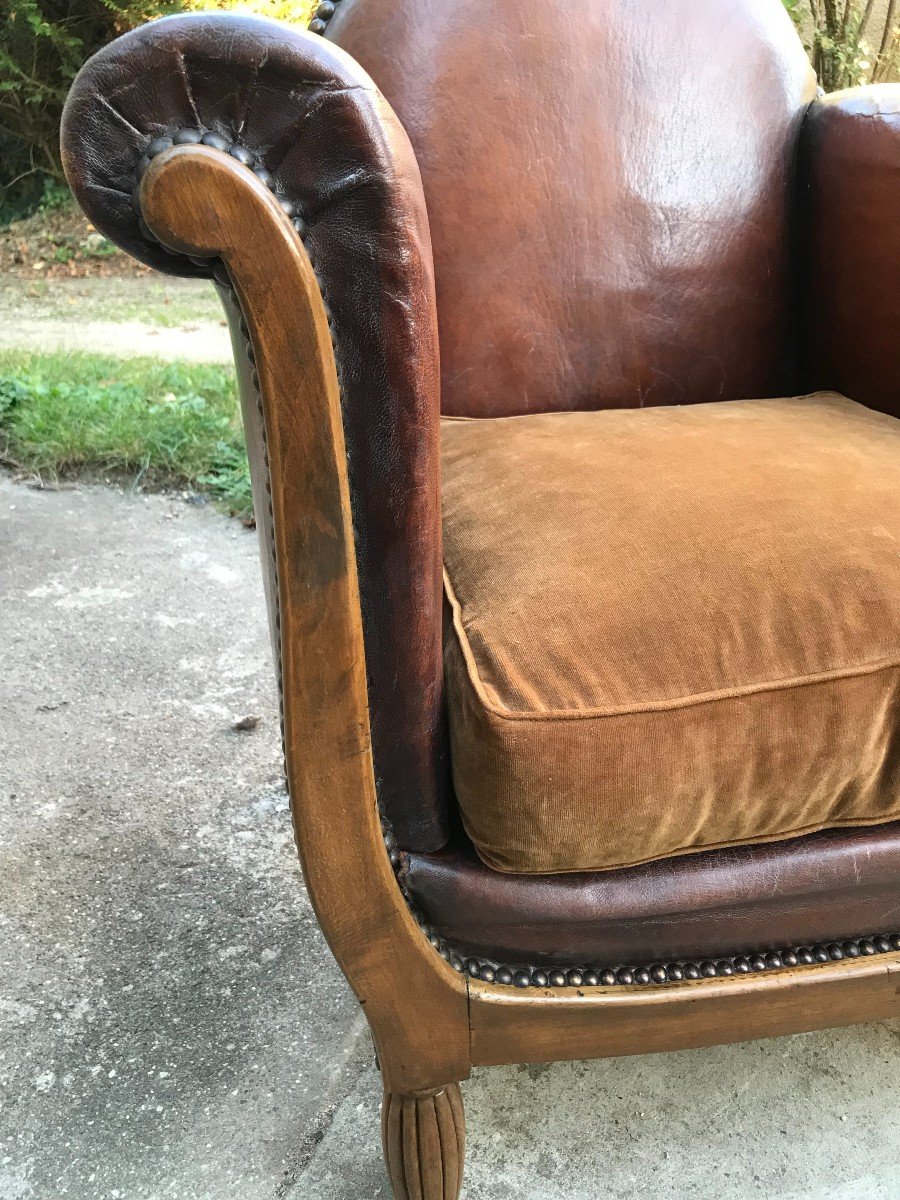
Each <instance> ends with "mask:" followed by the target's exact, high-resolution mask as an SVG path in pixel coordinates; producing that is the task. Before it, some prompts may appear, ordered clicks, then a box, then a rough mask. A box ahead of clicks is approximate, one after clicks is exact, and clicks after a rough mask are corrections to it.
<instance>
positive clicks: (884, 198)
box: [798, 84, 900, 416]
mask: <svg viewBox="0 0 900 1200" xmlns="http://www.w3.org/2000/svg"><path fill="white" fill-rule="evenodd" d="M801 148H802V164H803V174H802V180H803V191H802V219H801V220H800V221H799V222H798V229H800V230H802V232H803V236H804V237H805V244H804V250H805V261H804V273H803V277H802V296H803V307H804V315H805V334H806V345H805V348H806V364H805V370H806V382H807V386H811V387H819V386H826V383H825V381H827V386H828V387H833V388H837V389H839V390H842V391H846V392H848V394H849V395H851V396H853V397H854V398H855V399H857V400H859V401H861V402H862V403H863V404H868V405H870V406H871V407H872V408H879V409H881V410H882V411H883V412H888V413H893V414H894V416H900V286H898V279H900V219H898V215H897V214H898V204H900V84H877V85H873V86H871V87H863V88H853V89H851V90H849V91H845V92H835V93H834V94H832V95H831V96H825V97H823V98H822V99H821V100H817V101H816V102H815V104H813V105H812V107H811V108H810V110H809V112H808V114H807V117H806V120H805V122H804V125H803V132H802V140H801Z"/></svg>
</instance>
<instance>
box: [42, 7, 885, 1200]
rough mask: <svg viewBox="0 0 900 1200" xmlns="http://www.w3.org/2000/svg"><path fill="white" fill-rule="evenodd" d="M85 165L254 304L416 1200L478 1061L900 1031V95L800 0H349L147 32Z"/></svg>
mask: <svg viewBox="0 0 900 1200" xmlns="http://www.w3.org/2000/svg"><path fill="white" fill-rule="evenodd" d="M373 80H374V82H373ZM63 147H64V155H65V164H66V171H67V173H68V176H69V179H70V182H71V184H72V187H73V189H74V191H75V194H76V196H77V197H78V199H79V201H80V203H81V204H82V206H83V208H84V209H85V211H86V212H87V214H88V215H89V216H90V217H91V219H92V220H93V221H94V222H95V223H96V225H97V226H98V228H100V229H101V230H103V231H104V232H105V233H106V234H107V235H108V236H109V237H111V238H112V239H113V240H114V241H116V242H117V243H118V244H119V245H120V246H122V247H124V248H125V249H126V250H127V251H129V252H130V253H132V254H133V255H134V256H135V257H136V258H138V259H140V260H141V261H143V262H145V263H148V264H150V265H151V266H153V267H156V268H159V269H160V270H163V271H167V272H169V273H171V274H175V275H182V276H192V277H200V278H211V279H213V280H215V282H216V284H217V286H218V287H219V289H220V292H221V294H222V298H223V301H224V304H225V308H226V311H227V313H228V316H229V319H230V323H231V328H232V333H233V340H234V348H235V358H236V362H237V366H238V372H239V376H240V385H241V395H242V404H243V411H244V419H245V424H246V429H247V440H248V445H249V451H250V457H251V466H252V477H253V488H254V497H255V503H256V510H257V517H258V525H259V530H260V538H261V547H262V560H263V566H264V575H265V580H266V591H267V597H268V602H269V607H270V613H271V625H272V634H273V639H274V645H275V651H276V662H277V664H278V672H279V679H280V684H281V695H282V704H283V726H284V750H285V759H286V765H287V774H288V782H289V788H290V794H291V800H292V807H293V814H294V821H295V827H296V835H297V844H298V847H299V852H300V856H301V859H302V862H303V867H304V872H305V878H306V881H307V884H308V887H309V891H310V894H311V896H312V899H313V903H314V905H315V908H316V911H317V914H318V917H319V920H320V922H321V925H322V928H323V930H324V932H325V934H326V936H327V938H328V939H329V942H330V945H331V947H332V948H333V951H334V953H335V956H336V958H337V960H338V962H339V963H340V965H341V967H342V969H343V970H344V972H345V973H346V975H347V978H348V979H349V981H350V983H351V985H352V986H353V988H354V990H355V991H356V993H357V995H358V997H359V999H360V1001H361V1003H362V1004H363V1005H364V1007H365V1013H366V1016H367V1018H368V1020H369V1022H370V1024H371V1027H372V1032H373V1035H374V1039H375V1043H376V1047H377V1051H378V1056H379V1061H380V1066H381V1071H382V1074H383V1078H384V1087H385V1101H384V1109H383V1139H384V1149H385V1154H386V1159H387V1168H388V1171H389V1174H390V1177H391V1180H392V1184H393V1187H394V1191H395V1193H396V1195H397V1196H398V1197H400V1198H401V1200H405V1198H407V1197H409V1198H411V1200H412V1198H417V1200H437V1198H438V1197H442V1198H444V1200H447V1198H449V1197H455V1196H456V1195H457V1194H458V1191H459V1188H460V1183H461V1176H462V1161H463V1145H464V1122H463V1111H462V1102H461V1094H460V1090H459V1083H460V1081H461V1080H464V1079H465V1078H466V1077H467V1076H468V1074H469V1072H470V1068H471V1066H472V1064H491V1063H506V1062H523V1061H550V1060H555V1059H562V1058H586V1057H599V1056H604V1055H615V1054H627V1053H644V1052H649V1051H657V1050H666V1049H671V1048H676V1047H686V1046H699V1045H706V1044H713V1043H716V1042H721V1041H729V1040H743V1039H747V1038H755V1037H765V1036H769V1035H773V1034H780V1033H789V1032H794V1031H800V1030H807V1029H811V1028H815V1027H820V1026H830V1025H841V1024H848V1023H852V1022H858V1021H863V1020H868V1019H874V1018H882V1017H886V1016H889V1015H892V1014H896V1013H897V1012H898V1011H900V1001H898V997H900V986H898V985H900V936H898V912H900V717H898V694H900V686H898V651H900V615H898V603H897V599H898V594H900V588H898V583H900V575H898V556H897V542H898V539H900V455H898V453H897V452H898V448H900V421H898V418H900V337H898V329H900V288H898V282H897V281H898V273H900V222H898V221H897V210H896V199H897V195H898V188H900V88H898V87H895V86H887V85H884V86H879V87H870V88H864V89H859V90H855V91H850V92H846V93H842V94H838V95H834V96H830V97H827V98H826V97H823V96H821V95H817V89H816V84H815V80H814V78H813V77H812V74H811V71H810V68H809V66H808V64H807V61H806V58H805V55H804V53H803V50H802V47H801V45H800V43H799V40H798V38H797V36H796V34H795V32H794V30H793V28H792V26H791V23H790V21H789V19H788V17H787V15H786V14H785V12H784V10H783V7H782V5H781V3H780V0H729V3H728V4H723V3H722V0H656V3H654V4H648V3H646V2H645V0H618V2H616V3H613V2H612V0H578V2H577V3H574V4H566V5H562V6H560V5H558V4H552V3H550V0H489V2H488V3H485V0H477V2H476V0H334V2H332V0H323V3H322V4H321V5H320V7H319V9H318V14H317V16H316V18H315V19H314V20H313V22H312V25H311V27H310V32H298V31H295V30H291V29H288V28H285V27H282V26H279V25H276V24H273V23H270V22H266V21H260V20H255V19H250V18H246V17H237V16H233V15H225V14H213V15H206V14H204V15H194V16H185V17H173V18H169V19H165V20H161V21H158V22H155V23H153V24H150V25H147V26H145V27H143V28H141V29H138V30H137V31H135V32H133V33H130V34H127V35H126V36H124V37H122V38H120V39H119V40H118V41H116V42H114V43H113V44H112V45H110V46H108V47H107V48H105V49H104V50H103V51H101V52H100V53H99V54H97V55H96V56H95V57H94V58H93V59H91V61H90V62H89V63H88V64H87V65H86V66H85V68H84V69H83V71H82V73H81V74H80V75H79V77H78V79H77V80H76V82H75V84H74V86H73V88H72V92H71V95H70V97H69V101H68V105H67V108H66V113H65V119H64V127H63Z"/></svg>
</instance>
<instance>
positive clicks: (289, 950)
mask: <svg viewBox="0 0 900 1200" xmlns="http://www.w3.org/2000/svg"><path fill="white" fill-rule="evenodd" d="M0 614H2V624H0V747H2V750H0V1030H2V1032H0V1200H57V1198H63V1197H65V1198H67V1200H113V1198H115V1200H157V1198H159V1200H163V1198H168V1197H177V1198H179V1200H269V1198H276V1197H282V1198H287V1200H369V1198H370V1197H383V1198H384V1200H388V1196H389V1191H388V1186H387V1182H386V1179H385V1176H384V1173H383V1170H382V1166H381V1161H380V1154H379V1149H378V1135H377V1104H378V1081H377V1075H376V1072H375V1070H374V1067H373V1065H372V1053H371V1046H370V1043H369V1040H368V1036H367V1033H366V1031H365V1028H364V1025H363V1023H362V1022H361V1020H360V1017H359V1015H358V1012H357V1009H356V1006H355V1003H354V1001H353V1000H352V997H351V996H350V994H349V992H348V989H347V987H346V985H345V984H344V982H343V979H342V977H341V976H340V973H339V972H338V970H337V968H336V967H335V965H334V963H333V962H332V960H331V958H330V956H329V954H328V951H327V949H326V947H325V945H324V942H323V940H322V937H321V935H320V934H319V932H318V929H317V927H316V924H315V920H314V918H313V915H312V912H311V910H310V905H309V902H308V900H307V898H306V895H305V893H304V890H303V885H302V881H301V878H300V873H299V870H298V867H297V865H296V861H295V857H294V852H293V847H292V844H291V835H290V828H289V821H288V813H287V807H286V800H285V795H284V791H283V789H282V785H281V766H280V759H279V745H278V723H277V713H276V706H275V696H274V689H273V686H272V669H271V660H270V651H269V645H268V638H267V631H266V627H265V617H264V612H263V602H262V591H261V585H260V580H259V570H258V564H257V558H256V545H255V537H254V535H253V534H251V533H248V532H247V531H245V530H244V529H242V528H241V527H240V526H238V525H237V524H236V523H234V522H229V521H228V520H227V519H225V518H224V517H221V516H219V515H217V514H216V513H215V512H214V511H213V510H211V509H210V508H208V507H195V506H192V505H190V504H188V503H186V502H185V501H184V500H183V499H181V498H175V497H162V496H150V497H142V496H136V495H130V494H126V493H121V492H116V491H112V490H103V489H96V488H75V489H66V490H61V491H35V490H32V489H30V488H29V487H27V486H26V485H23V484H13V483H12V482H10V481H9V480H8V479H6V478H3V477H2V476H0ZM246 716H255V717H259V718H260V721H259V724H258V725H257V727H256V728H255V729H253V730H252V731H250V732H239V731H236V730H235V729H234V728H233V726H234V724H235V723H236V722H237V721H239V720H240V719H241V718H243V717H246ZM898 1067H900V1027H898V1025H897V1023H893V1024H892V1023H883V1024H873V1025H869V1026H860V1027H857V1028H852V1029H845V1030H840V1031H837V1032H827V1033H816V1034H809V1035H806V1036H803V1037H794V1038H786V1039H781V1040H777V1041H770V1042H763V1043H756V1044H747V1045H738V1046H730V1047H722V1048H718V1049H713V1050H703V1051H695V1052H690V1053H680V1054H672V1055H667V1056H653V1057H651V1056H647V1057H634V1058H624V1059H618V1060H613V1061H608V1062H601V1063H575V1064H567V1065H559V1066H552V1067H509V1068H505V1069H502V1070H492V1071H479V1072H477V1073H476V1074H475V1076H474V1077H473V1079H472V1080H471V1081H470V1082H469V1083H467V1084H466V1085H465V1088H464V1091H465V1101H466V1108H467V1113H468V1124H469V1151H468V1158H467V1173H466V1185H465V1188H464V1196H466V1197H467V1198H468V1200H487V1198H489V1197H490V1198H491V1200H512V1198H513V1197H516V1200H538V1198H540V1200H564V1198H565V1200H606V1198H610V1200H611V1198H619V1197H622V1198H625V1197H628V1198H629V1200H630V1198H633V1197H651V1196H652V1197H654V1198H656V1197H659V1196H660V1195H689V1196H694V1197H698V1198H702V1200H706V1198H710V1200H712V1198H715V1200H742V1198H744V1197H753V1198H759V1200H776V1198H777V1200H791V1198H796V1200H801V1198H803V1200H808V1198H814V1197H816V1198H819V1197H832V1198H837V1200H876V1198H877V1200H897V1197H898V1196H900V1136H898V1129H900V1088H898V1086H897V1078H898Z"/></svg>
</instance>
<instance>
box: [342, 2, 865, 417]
mask: <svg viewBox="0 0 900 1200" xmlns="http://www.w3.org/2000/svg"><path fill="white" fill-rule="evenodd" d="M326 36H327V37H329V38H332V39H334V40H335V41H336V42H337V43H338V44H339V45H341V46H343V47H344V48H345V49H346V50H348V51H349V52H350V53H351V54H352V55H353V56H354V57H355V58H356V59H357V60H358V61H359V62H360V63H361V64H362V66H363V67H364V68H365V69H366V70H367V71H368V72H369V74H370V75H371V76H372V77H373V79H374V80H375V81H376V83H377V84H378V86H379V88H380V89H381V90H382V92H383V93H384V94H385V96H386V97H387V99H388V101H389V102H390V104H391V105H392V106H393V108H394V110H395V111H396V112H397V114H398V116H399V117H400V120H401V121H402V122H403V124H404V126H405V128H406V130H407V132H408V133H409V136H410V139H411V141H412V144H413V147H414V149H415V151H416V155H417V157H418V160H419V166H420V168H421V172H422V181H423V185H424V188H425V197H426V201H427V204H428V213H429V220H430V223H431V233H432V242H433V247H434V262H435V279H436V284H437V297H438V320H439V326H440V339H441V371H442V408H443V411H444V412H445V413H449V414H462V415H469V416H499V415H506V414H512V413H523V412H536V411H546V410H550V409H576V408H584V409H592V408H602V407H627V406H637V405H651V404H681V403H686V402H693V401H706V400H734V399H740V398H746V397H751V396H756V397H758V396H773V395H790V394H794V393H796V392H797V391H798V390H799V389H798V388H797V386H796V385H797V380H796V378H795V374H796V372H795V366H796V362H795V350H796V339H795V336H794V333H795V329H794V321H793V311H792V279H791V246H790V238H789V235H790V227H789V226H790V221H789V218H790V202H791V199H792V194H793V189H794V186H795V179H794V163H795V150H796V141H797V138H796V134H797V129H798V124H799V121H800V120H801V118H802V115H803V113H804V111H805V108H806V106H807V104H808V103H809V101H810V100H811V99H812V98H813V96H814V94H815V82H814V79H813V75H812V71H811V69H810V67H809V64H808V62H807V59H806V56H805V54H804V52H803V48H802V46H801V44H800V41H799V39H798V37H797V35H796V33H795V31H794V29H793V28H792V25H791V22H790V18H789V17H788V15H787V13H786V12H785V11H784V7H783V5H782V3H781V0H727V2H724V0H652V2H651V0H567V2H566V3H562V4H561V3H558V2H554V0H489V2H485V0H341V3H340V4H339V5H338V6H337V9H336V11H335V15H334V16H333V17H332V19H331V21H330V22H329V25H328V30H327V34H326ZM847 390H848V391H849V394H850V395H854V392H853V389H852V388H849V387H848V389H847Z"/></svg>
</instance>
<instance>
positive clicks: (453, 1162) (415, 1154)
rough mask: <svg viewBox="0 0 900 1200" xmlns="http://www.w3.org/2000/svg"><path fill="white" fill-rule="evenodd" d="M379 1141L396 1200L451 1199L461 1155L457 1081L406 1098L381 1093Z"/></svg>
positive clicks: (463, 1130) (458, 1177) (457, 1184)
mask: <svg viewBox="0 0 900 1200" xmlns="http://www.w3.org/2000/svg"><path fill="white" fill-rule="evenodd" d="M381 1140H382V1143H383V1145H384V1158H385V1162H386V1163H387V1170H388V1175H389V1176H390V1180H391V1186H392V1187H393V1189H394V1195H395V1196H396V1197H397V1200H457V1197H458V1196H459V1189H460V1187H461V1186H462V1173H463V1158H464V1157H465V1152H466V1118H465V1114H464V1113H463V1103H462V1095H461V1094H460V1090H459V1084H458V1083H451V1084H448V1085H447V1087H445V1088H441V1089H440V1090H435V1091H429V1092H417V1093H416V1094H414V1095H409V1096H404V1095H402V1094H401V1093H399V1092H385V1093H384V1100H383V1101H382V1105H381Z"/></svg>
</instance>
